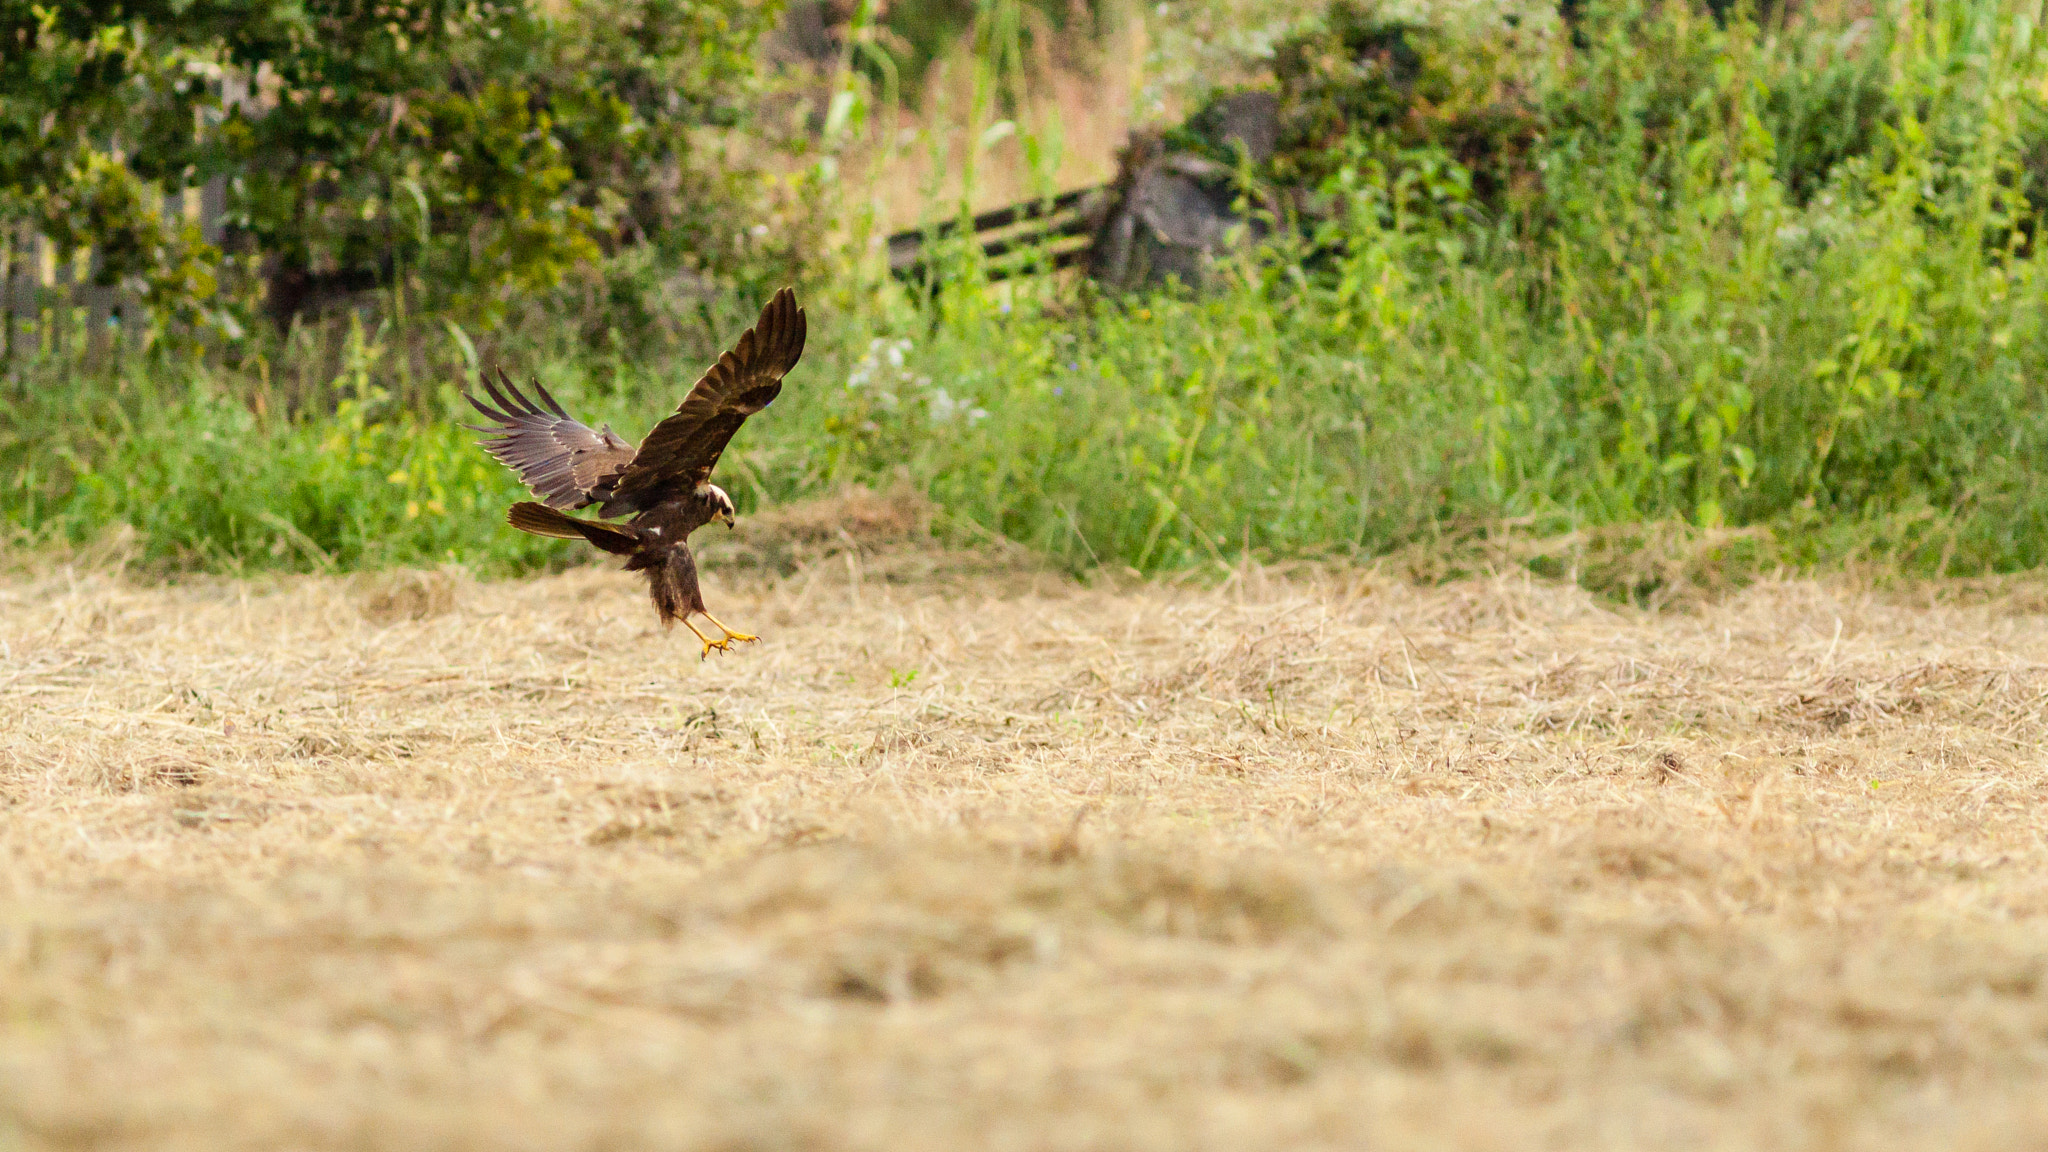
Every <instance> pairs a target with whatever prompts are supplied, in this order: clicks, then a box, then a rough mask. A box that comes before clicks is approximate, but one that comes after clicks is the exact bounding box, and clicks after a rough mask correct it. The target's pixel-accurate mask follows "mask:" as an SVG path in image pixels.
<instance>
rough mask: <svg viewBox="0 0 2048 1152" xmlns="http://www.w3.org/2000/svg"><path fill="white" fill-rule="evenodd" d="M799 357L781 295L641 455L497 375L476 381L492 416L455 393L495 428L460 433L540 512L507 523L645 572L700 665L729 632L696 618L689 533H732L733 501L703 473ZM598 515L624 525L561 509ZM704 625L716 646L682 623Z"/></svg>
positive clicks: (792, 306)
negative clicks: (526, 492)
mask: <svg viewBox="0 0 2048 1152" xmlns="http://www.w3.org/2000/svg"><path fill="white" fill-rule="evenodd" d="M803 352H804V310H803V309H801V308H799V307H797V306H796V293H795V292H794V291H791V290H790V289H788V288H784V289H783V290H782V291H780V292H777V293H776V294H775V298H774V299H772V300H770V301H768V304H767V306H766V307H764V308H762V309H761V318H760V319H759V320H757V321H755V323H754V326H753V327H752V328H749V329H747V331H746V332H745V333H744V334H742V335H741V336H740V339H739V343H737V344H735V345H733V347H732V350H731V351H729V352H727V353H726V354H725V355H723V356H720V357H719V358H718V363H716V364H713V365H712V366H711V369H710V371H708V372H706V373H704V376H703V378H702V379H700V380H698V381H697V384H696V387H694V388H691V389H690V394H689V395H688V396H685V397H683V402H682V403H681V404H680V405H677V407H676V410H675V413H674V414H673V415H671V416H669V417H668V418H666V419H664V420H663V421H662V422H661V423H659V424H656V425H655V426H654V431H652V432H649V433H648V434H647V439H645V440H643V441H641V442H640V447H639V448H638V449H635V448H633V446H632V445H630V444H627V443H626V442H625V441H624V440H622V439H620V438H619V436H618V434H617V433H616V432H613V431H612V429H611V425H609V424H607V425H605V426H604V428H602V429H601V430H597V431H593V430H592V429H591V428H590V427H589V426H588V425H586V424H583V423H581V422H579V421H578V420H576V419H575V418H574V417H572V416H570V415H569V413H567V412H566V411H564V410H563V409H562V406H561V405H560V404H559V403H557V402H556V401H555V398H554V397H553V396H550V395H548V391H547V389H545V388H543V387H541V386H540V382H539V381H538V380H536V381H534V383H533V391H534V393H535V394H536V395H537V396H538V397H539V403H535V402H534V401H533V400H531V399H529V398H527V396H526V395H525V394H523V393H521V392H520V391H519V389H518V388H516V387H514V386H513V384H512V381H511V379H510V378H509V377H507V376H506V375H505V370H504V369H502V368H500V369H499V370H498V379H497V382H496V383H493V382H492V381H491V378H490V376H489V375H487V374H486V375H483V376H482V382H483V386H484V391H485V392H488V393H489V394H490V397H491V399H492V401H494V402H495V403H496V404H497V407H496V408H492V407H490V406H489V405H486V404H484V403H483V402H482V401H480V400H478V399H477V398H476V397H475V396H473V395H471V394H470V393H468V392H464V393H463V397H464V399H467V400H468V401H469V402H470V404H471V405H473V406H474V407H475V408H476V410H477V411H479V412H481V413H483V414H484V418H485V419H487V420H489V421H490V422H491V423H490V425H489V426H486V427H479V426H477V425H474V424H467V425H464V427H466V428H470V429H473V430H475V431H478V432H482V433H485V434H487V436H488V437H489V438H488V439H486V440H485V441H484V442H483V445H484V449H485V451H488V452H489V453H490V454H491V455H493V456H495V457H497V458H498V459H499V461H501V462H502V463H504V464H505V465H506V466H507V467H509V468H511V469H512V470H513V471H514V472H517V473H518V474H519V478H520V479H521V480H523V481H525V482H526V485H527V487H529V488H531V489H533V494H534V495H535V496H538V497H540V499H541V501H542V503H539V504H535V503H532V502H530V501H522V502H520V503H518V504H514V505H513V506H512V510H511V512H510V513H509V514H507V516H506V517H505V519H506V521H507V522H508V523H510V524H511V525H512V526H513V527H514V528H517V529H519V530H520V531H522V532H531V533H533V534H534V535H536V536H553V537H557V538H560V539H563V540H574V539H578V538H579V537H580V538H581V539H584V540H588V541H589V542H590V543H592V544H594V545H596V546H597V547H599V548H601V549H603V550H604V551H606V552H610V553H612V554H613V555H617V556H624V557H625V558H626V570H627V571H629V572H645V573H646V574H647V584H648V591H649V593H650V594H651V595H652V596H653V598H654V608H655V611H657V612H659V613H660V614H661V621H662V623H663V624H666V625H673V624H674V623H675V622H676V621H677V620H681V621H682V622H683V626H684V627H685V628H688V629H689V630H690V631H691V632H693V633H696V636H697V639H698V640H701V641H703V643H704V655H710V653H711V650H712V649H714V648H715V649H717V650H719V651H721V652H723V651H725V650H727V649H728V648H730V647H731V646H732V644H733V642H735V641H742V642H743V641H748V640H754V639H757V637H754V636H749V635H748V634H746V633H744V632H735V631H733V630H732V629H731V628H728V627H726V626H725V625H724V624H722V623H720V622H719V619H718V617H716V616H713V615H712V614H711V613H709V612H707V611H705V610H704V596H703V593H702V592H701V591H700V590H699V588H698V587H697V561H696V560H695V559H694V558H693V557H691V555H690V546H689V543H688V538H689V535H690V533H692V532H695V531H696V530H697V529H699V528H701V527H703V526H704V525H706V524H709V523H710V522H712V521H713V520H723V521H724V522H725V526H726V527H728V528H730V527H732V522H733V506H732V497H730V496H727V495H726V494H725V490H724V489H722V488H720V487H719V486H718V485H716V484H713V483H712V482H711V469H712V467H713V466H714V465H716V464H717V463H718V456H719V454H720V453H721V452H723V451H725V445H726V442H727V441H729V440H731V439H732V436H733V433H735V432H737V431H739V427H740V425H741V424H742V423H743V422H745V420H746V418H747V417H749V416H752V415H753V414H754V413H756V412H759V411H760V410H761V409H763V408H765V407H767V406H768V402H769V401H770V400H773V399H775V397H776V395H777V394H778V393H780V392H781V391H782V378H783V376H785V375H787V374H788V372H789V370H790V369H791V368H794V367H796V362H797V360H798V359H799V358H801V357H802V356H803ZM593 504H594V505H596V506H597V514H598V515H599V516H602V517H614V516H629V517H630V519H628V520H626V521H625V522H624V523H620V524H607V523H604V522H603V521H601V520H583V519H579V518H577V517H575V516H570V515H568V514H567V513H566V512H565V511H563V510H564V509H577V508H588V507H590V506H591V505H593ZM693 615H696V616H702V617H704V618H705V619H706V620H709V621H710V622H711V623H712V624H713V625H715V626H716V627H717V628H718V630H719V632H721V633H722V635H721V636H719V638H718V639H716V640H713V639H711V638H710V637H708V636H706V635H704V633H702V632H698V631H697V626H696V625H695V624H692V623H690V617H691V616H693Z"/></svg>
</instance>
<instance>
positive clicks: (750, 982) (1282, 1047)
mask: <svg viewBox="0 0 2048 1152" xmlns="http://www.w3.org/2000/svg"><path fill="white" fill-rule="evenodd" d="M757 558H758V557H757ZM957 559H958V558H957V557H955V556H949V555H947V554H942V553H934V552H925V551H918V550H915V549H913V550H911V551H908V552H902V553H897V554H893V558H891V555H889V554H878V553H876V552H874V551H872V550H870V551H867V552H853V551H849V552H844V553H840V554H837V555H822V554H819V553H815V552H814V553H812V554H809V555H808V558H806V557H804V556H799V557H797V558H796V559H794V560H789V559H788V558H787V557H785V558H784V560H785V561H786V562H782V563H780V567H777V566H776V565H775V564H771V565H770V566H768V567H766V568H756V569H742V568H736V567H733V566H732V565H731V564H730V563H728V564H727V565H726V566H725V567H724V568H722V569H717V570H714V572H713V574H712V576H711V578H710V579H711V582H712V583H713V584H714V585H717V586H719V592H720V595H721V597H723V598H724V599H723V600H722V602H729V603H731V604H732V606H733V612H732V615H733V617H734V618H735V619H737V620H740V621H744V622H745V623H746V624H748V625H755V624H758V625H760V627H759V628H758V629H755V630H757V631H759V632H761V633H762V634H763V635H764V637H765V638H766V639H765V640H764V642H763V643H762V644H760V645H759V646H757V647H755V648H752V649H750V650H749V651H747V652H746V653H745V655H744V656H741V657H728V658H724V659H714V660H712V661H710V662H706V663H700V662H699V661H698V659H697V654H696V645H695V644H694V643H687V644H686V643H679V642H678V641H677V639H676V638H675V637H674V636H670V635H665V634H663V633H662V632H660V631H659V630H657V629H655V628H653V627H651V626H649V624H648V623H647V621H646V611H645V606H644V604H643V603H642V602H641V599H640V597H641V595H642V593H641V591H640V590H639V588H638V587H637V585H636V584H635V582H634V581H633V580H632V579H631V578H629V577H627V576H624V575H622V574H619V573H616V572H610V571H604V570H597V569H590V570H581V571H574V572H570V573H567V574H563V575H559V576H553V577H546V578H541V579H536V580H532V581H528V582H517V583H503V584H489V585H479V584H475V583H471V582H467V581H465V580H463V579H461V578H459V577H453V576H448V575H444V574H406V573H399V574H393V575H386V576H380V577H364V578H357V579H355V580H341V579H326V578H286V579H280V580H277V581H275V582H266V583H233V582H220V583H213V582H204V583H198V584H192V585H188V586H182V587H168V588H166V587H155V588H145V587H134V586H130V585H127V584H124V583H122V582H121V581H119V580H117V579H114V578H112V577H107V576H91V575H85V576H81V575H75V574H73V575H67V574H64V573H61V572H60V573H47V572H46V573H44V574H42V575H39V576H21V577H17V578H14V579H13V580H11V581H10V582H7V583H4V584H0V645H4V646H0V805H4V817H0V861H4V868H0V1148H14V1147H20V1148H58V1147H63V1148H73V1147H93V1148H145V1147H146V1148H153V1149H161V1148H194V1149H197V1148H206V1149H225V1148H252V1149H253V1148H283V1147H293V1148H352V1149H360V1148H392V1149H396V1148H417V1147H440V1148H463V1147H475V1148H494V1149H500V1148H531V1149H547V1150H551V1152H552V1150H562V1149H598V1148H652V1147H661V1148H705V1149H710V1148H718V1149H738V1148H847V1149H855V1148H859V1149H892V1150H902V1149H960V1148H968V1147H978V1148H1059V1149H1154V1148H1156V1149H1162V1150H1163V1149H1176V1150H1177V1149H1189V1148H1217V1149H1226V1148H1230V1149H1236V1148H1254V1147H1264V1148H1278V1147H1288V1148H1316V1147H1333V1148H1334V1147H1351V1148H1355V1147H1367V1146H1382V1145H1384V1146H1406V1147H1414V1146H1421V1145H1427V1146H1437V1147H1470V1148H1501V1149H1509V1148H1518V1149H1519V1148H1529V1147H1557V1148H1573V1149H1590V1148H1641V1147H1725V1148H1756V1147H1790V1146H1815V1147H1820V1146H1825V1147H1870V1148H1881V1147H1896V1148H1926V1147H1952V1148H1953V1147H1983V1148H2015V1147H2021V1146H2026V1145H2031V1144H2038V1142H2039V1140H2040V1139H2041V1133H2043V1132H2048V1093H2043V1092H2041V1091H2040V1085H2041V1084H2042V1083H2043V1082H2044V1074H2048V842H2044V836H2043V820H2044V816H2043V811H2044V802H2048V771H2044V767H2043V760H2042V753H2041V741H2042V737H2043V735H2044V727H2048V714H2044V709H2048V617H2044V615H2043V612H2044V609H2048V598H2044V596H2043V595H2042V592H2041V590H2040V586H2039V585H2038V584H2030V583H2022V584H2013V585H2004V586H1998V587H1994V588H1990V589H1989V590H1986V589H1985V588H1983V587H1976V588H1975V589H1974V591H1973V590H1972V589H1969V588H1963V587H1962V586H1955V585H1951V586H1942V587H1939V588H1935V589H1933V590H1932V591H1925V590H1923V592H1921V593H1915V594H1912V595H1907V594H1903V593H1892V594H1884V595H1881V594H1878V593H1873V592H1869V591H1860V590H1857V589H1855V588H1853V587H1851V586H1849V585H1846V584H1817V583H1803V582H1787V583H1767V584H1763V585H1760V586H1757V587H1754V588H1752V589H1750V590H1749V591H1747V592H1744V593H1741V594H1739V595H1735V596H1733V597H1732V598H1729V599H1725V600H1723V601H1722V602H1720V603H1717V604H1707V605H1701V606H1695V607H1694V608H1693V609H1691V610H1689V611H1680V610H1670V611H1666V612H1662V613H1655V614H1653V613H1643V612H1637V611H1634V610H1628V609H1622V608H1617V607H1614V606H1612V605H1610V604H1605V603H1602V602H1599V601H1597V600H1595V599H1593V598H1591V597H1589V596H1588V595H1586V594H1585V593H1583V592H1581V591H1578V590H1576V589H1572V588H1569V587H1556V586H1546V585H1543V584H1539V583H1532V582H1530V581H1529V580H1527V579H1525V578H1523V577H1520V576H1516V577H1512V578H1508V577H1503V578H1499V579H1494V580H1479V581H1471V582H1466V583H1460V584H1454V585H1450V586H1446V587H1438V588H1417V587H1412V586H1409V585H1406V584H1403V583H1400V582H1397V581H1394V580H1391V579H1387V578H1384V577H1380V576H1375V575H1373V574H1370V573H1360V572H1326V573H1323V574H1320V575H1308V576H1301V577H1297V578H1294V579H1289V580H1282V579H1278V578H1273V577H1268V576H1262V575H1260V574H1259V573H1257V572H1250V573H1246V574H1245V575H1243V576H1241V577H1240V578H1238V579H1236V580H1233V581H1232V582H1230V583H1229V584H1227V585H1226V586H1224V587H1222V588H1220V589H1206V590H1205V589H1175V588H1171V587H1165V586H1146V587H1134V588H1126V589H1122V590H1115V589H1095V590H1090V589H1085V588H1081V587H1078V586H1075V585H1073V584H1071V583H1068V582H1065V581H1063V580H1061V579H1059V578H1056V577H1053V576H1050V575H1044V574H1037V573H1033V572H1030V571H1026V570H1011V571H1005V570H1002V569H1001V568H1000V567H999V566H994V565H991V564H988V563H986V562H983V561H975V562H973V563H968V564H964V565H963V564H958V563H955V561H956V560H957ZM949 566H950V568H949ZM783 569H788V571H787V572H786V573H783V574H778V573H780V572H782V570H783ZM685 639H686V640H687V637H685Z"/></svg>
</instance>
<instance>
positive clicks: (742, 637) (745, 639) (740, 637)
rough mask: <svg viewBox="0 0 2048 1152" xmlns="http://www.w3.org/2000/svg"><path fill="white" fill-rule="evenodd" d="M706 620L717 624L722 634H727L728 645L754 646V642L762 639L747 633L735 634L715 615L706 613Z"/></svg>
mask: <svg viewBox="0 0 2048 1152" xmlns="http://www.w3.org/2000/svg"><path fill="white" fill-rule="evenodd" d="M704 618H705V619H706V620H709V621H711V622H712V623H713V624H716V625H718V630H719V631H720V632H723V633H725V642H726V643H737V644H752V643H753V642H754V641H756V640H759V639H760V637H759V636H750V635H748V634H747V633H745V632H735V631H733V630H732V629H730V628H728V627H726V626H725V621H723V620H720V619H719V618H718V617H716V616H713V615H712V614H711V613H709V612H706V613H705V614H704ZM721 647H722V646H721Z"/></svg>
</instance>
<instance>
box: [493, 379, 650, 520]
mask: <svg viewBox="0 0 2048 1152" xmlns="http://www.w3.org/2000/svg"><path fill="white" fill-rule="evenodd" d="M479 375H480V376H481V379H482V383H483V386H484V391H485V392H486V393H488V394H489V395H490V398H491V402H492V403H493V404H496V405H497V407H495V408H493V407H491V406H490V405H488V404H485V403H484V402H483V401H481V400H478V399H477V398H476V396H475V395H474V394H472V393H470V392H467V391H465V392H464V393H463V394H462V396H463V399H465V400H468V401H469V403H470V406H471V407H473V408H475V409H476V410H477V411H478V412H481V413H483V415H484V419H486V420H488V421H490V424H489V425H487V426H480V425H476V424H466V425H464V427H466V428H469V429H472V430H473V431H477V432H482V433H484V434H485V435H486V436H487V437H488V438H487V439H485V440H484V442H483V446H484V451H486V452H489V453H490V454H491V455H493V456H495V457H497V458H498V460H499V461H500V462H501V463H503V464H504V465H505V466H506V467H508V468H510V469H512V470H513V471H514V472H517V473H518V474H519V479H520V480H522V481H524V482H525V484H526V486H527V487H529V488H531V489H533V494H534V495H536V496H538V497H540V498H541V499H542V500H543V501H545V502H546V504H547V505H548V507H550V508H581V507H584V506H585V505H587V504H591V503H594V502H595V501H597V500H600V499H603V498H604V496H605V495H606V494H608V493H609V491H610V481H612V480H613V479H615V478H616V477H617V476H618V475H619V473H620V472H622V471H623V470H624V469H625V467H626V465H627V464H629V463H630V462H631V461H632V459H633V447H632V445H630V444H627V443H626V442H625V441H624V440H621V439H620V438H619V437H618V435H617V434H616V433H614V432H613V431H612V430H611V429H610V428H606V429H604V431H602V432H599V431H596V430H595V429H592V428H591V427H589V426H588V425H586V424H583V423H582V422H580V421H578V420H577V419H576V418H575V417H573V416H571V415H569V413H568V412H567V411H565V410H563V408H562V405H561V403H560V402H558V401H557V400H556V399H555V398H554V397H553V396H551V395H549V394H548V390H547V389H546V388H543V387H541V385H540V381H538V380H536V381H534V382H533V391H534V393H535V395H536V396H537V397H538V398H539V402H538V403H536V402H535V400H534V399H532V398H529V397H528V396H527V395H526V394H525V393H523V392H521V391H520V390H519V389H518V387H517V386H515V385H514V384H513V383H512V380H511V378H510V377H508V376H506V375H505V370H504V369H502V368H500V369H499V370H498V379H497V382H495V383H494V382H492V380H491V378H490V376H489V375H488V374H483V373H480V374H479Z"/></svg>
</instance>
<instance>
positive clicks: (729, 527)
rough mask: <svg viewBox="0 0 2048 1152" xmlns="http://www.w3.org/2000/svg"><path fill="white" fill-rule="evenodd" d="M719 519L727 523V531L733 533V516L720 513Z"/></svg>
mask: <svg viewBox="0 0 2048 1152" xmlns="http://www.w3.org/2000/svg"><path fill="white" fill-rule="evenodd" d="M718 518H719V519H720V520H723V521H725V527H726V530H727V531H731V530H732V520H733V516H732V513H730V512H720V513H719V514H718Z"/></svg>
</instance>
